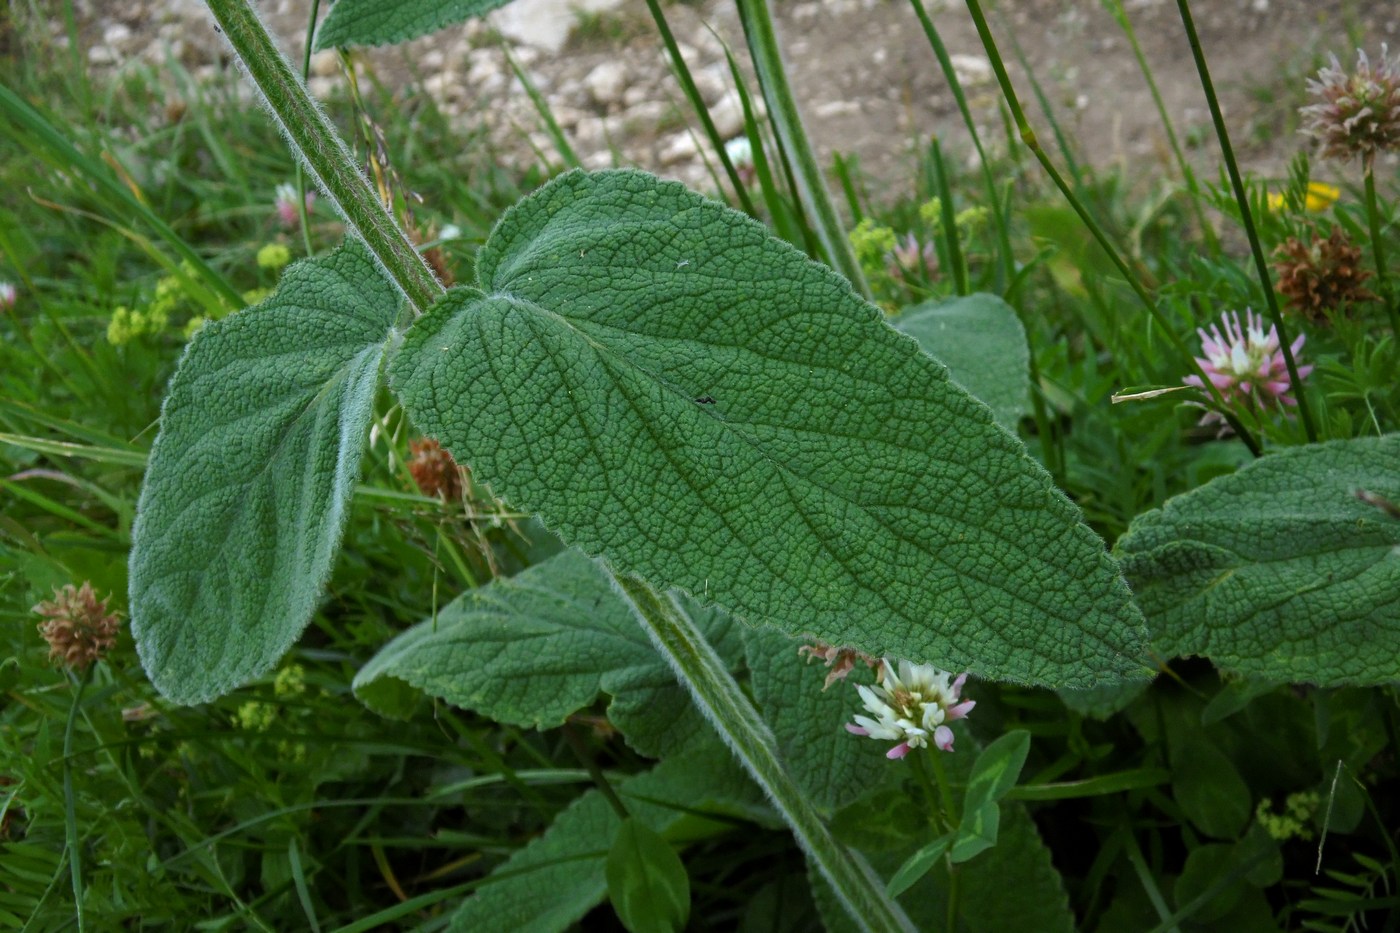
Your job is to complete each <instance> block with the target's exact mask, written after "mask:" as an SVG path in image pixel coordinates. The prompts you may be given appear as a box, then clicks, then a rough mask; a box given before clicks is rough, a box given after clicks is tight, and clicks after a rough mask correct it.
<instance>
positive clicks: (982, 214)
mask: <svg viewBox="0 0 1400 933" xmlns="http://www.w3.org/2000/svg"><path fill="white" fill-rule="evenodd" d="M990 216H992V212H991V211H990V210H988V209H987V208H985V207H968V208H964V209H963V210H960V211H958V213H957V214H956V215H955V216H954V217H953V223H954V224H956V225H957V227H958V229H959V230H961V231H962V232H963V234H964V235H972V234H975V233H978V232H980V231H981V230H982V229H983V228H984V227H986V226H987V218H988V217H990Z"/></svg>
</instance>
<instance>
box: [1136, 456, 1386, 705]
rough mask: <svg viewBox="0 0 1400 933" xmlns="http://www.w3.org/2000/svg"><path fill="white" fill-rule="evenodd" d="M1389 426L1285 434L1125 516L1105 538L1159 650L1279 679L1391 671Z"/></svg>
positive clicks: (1332, 680)
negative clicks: (1248, 460)
mask: <svg viewBox="0 0 1400 933" xmlns="http://www.w3.org/2000/svg"><path fill="white" fill-rule="evenodd" d="M1358 490H1362V491H1365V492H1366V493H1369V494H1371V495H1373V496H1380V497H1383V498H1384V499H1385V500H1388V501H1389V502H1391V503H1400V436H1397V435H1389V436H1387V437H1382V438H1362V439H1357V440H1350V441H1334V442H1331V443H1327V444H1317V445H1309V446H1307V447H1295V448H1291V449H1288V450H1283V451H1280V452H1279V453H1276V454H1271V455H1270V456H1268V457H1264V458H1263V459H1261V460H1257V461H1255V462H1254V463H1252V464H1250V465H1249V466H1247V467H1245V468H1244V469H1242V470H1240V471H1239V472H1237V473H1234V474H1232V475H1230V476H1226V477H1222V478H1220V479H1217V480H1214V481H1212V482H1210V483H1207V484H1206V485H1204V486H1202V487H1200V488H1198V489H1196V490H1193V491H1192V492H1189V493H1186V494H1185V495H1181V496H1178V497H1176V498H1175V499H1172V500H1171V501H1169V502H1168V503H1167V504H1166V506H1165V507H1164V508H1162V509H1158V510H1156V511H1152V512H1148V513H1146V514H1145V515H1142V516H1139V517H1138V519H1137V520H1136V521H1134V522H1133V524H1132V527H1130V528H1129V529H1128V533H1127V534H1126V535H1124V536H1123V538H1122V539H1121V540H1120V541H1119V544H1118V548H1119V551H1120V553H1121V554H1122V556H1123V557H1124V559H1125V570H1126V571H1127V573H1128V574H1129V577H1130V579H1131V580H1132V581H1133V584H1134V589H1135V591H1136V592H1137V598H1138V603H1139V605H1141V606H1142V608H1143V611H1144V612H1145V613H1146V615H1147V618H1148V621H1149V624H1150V626H1151V629H1152V633H1153V641H1154V644H1155V645H1156V647H1157V649H1158V650H1159V651H1161V652H1162V653H1163V654H1164V655H1167V656H1172V655H1192V654H1195V655H1204V656H1207V657H1209V658H1210V659H1211V660H1212V661H1214V662H1215V663H1216V664H1218V665H1220V666H1221V667H1223V668H1225V669H1227V670H1231V671H1236V672H1239V673H1242V674H1248V675H1254V676H1258V677H1263V678H1273V679H1276V680H1279V681H1311V682H1312V683H1316V684H1323V685H1340V684H1377V683H1386V682H1390V681H1394V680H1395V679H1396V678H1400V519H1396V518H1393V517H1391V516H1389V515H1387V514H1386V512H1385V511H1384V510H1383V509H1382V508H1379V507H1377V506H1376V505H1374V504H1370V503H1368V502H1365V501H1362V499H1360V498H1358V496H1357V493H1358Z"/></svg>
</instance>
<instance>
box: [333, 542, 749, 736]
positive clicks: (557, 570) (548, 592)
mask: <svg viewBox="0 0 1400 933" xmlns="http://www.w3.org/2000/svg"><path fill="white" fill-rule="evenodd" d="M695 618H696V622H697V623H698V624H700V625H701V626H702V627H703V628H704V629H705V632H706V634H707V636H708V637H709V638H710V641H711V643H712V644H714V645H715V646H716V649H717V650H719V651H720V652H721V653H722V654H723V655H725V656H726V657H730V658H733V657H734V656H735V655H737V654H738V651H739V644H738V638H737V633H733V634H731V631H730V630H731V628H732V624H731V622H730V620H729V619H728V618H727V617H724V616H723V615H722V614H720V613H717V612H713V611H704V610H702V611H700V612H698V613H697V614H696V616H695ZM405 684H407V685H409V686H411V687H413V688H414V689H416V690H421V691H423V692H425V693H429V694H432V695H433V696H436V697H440V698H442V699H444V700H446V701H447V702H449V703H452V704H455V705H457V706H461V707H463V708H465V709H470V710H473V711H475V712H478V713H481V714H483V715H485V716H489V717H491V718H492V719H495V720H496V721H498V722H507V723H512V724H514V725H519V726H531V727H534V728H538V729H547V728H552V727H555V726H558V725H561V724H562V723H563V722H564V720H565V719H566V718H567V717H568V716H569V715H570V714H571V713H574V712H577V711H578V710H580V709H583V708H584V707H586V706H589V705H590V704H592V703H593V701H594V699H596V698H597V696H598V693H599V692H600V691H602V692H606V693H608V694H609V695H611V696H612V697H613V702H612V706H611V707H610V708H609V715H610V717H611V719H612V721H613V723H614V724H615V725H616V726H617V727H618V728H619V729H620V730H622V732H623V734H624V735H625V736H627V739H628V741H629V742H630V743H631V744H632V746H633V747H634V748H636V749H637V750H638V751H640V752H642V753H643V754H646V755H653V756H661V755H665V754H668V753H670V752H673V751H675V750H676V749H678V748H680V747H682V746H683V745H685V744H686V743H688V742H689V741H690V740H692V739H694V738H695V737H696V736H698V735H701V734H704V733H706V732H707V731H708V727H707V726H706V725H705V723H704V721H703V720H702V719H701V717H700V715H699V713H698V712H696V711H695V709H694V707H693V705H692V704H691V702H690V698H689V696H688V695H687V694H686V692H685V691H684V689H682V688H681V686H680V684H678V683H677V682H676V677H675V674H674V673H672V671H671V669H670V668H669V667H668V666H667V665H666V663H665V661H664V660H663V659H662V658H661V657H660V656H659V655H658V654H657V653H656V649H655V648H654V647H653V646H652V644H651V642H650V641H648V640H647V636H646V633H645V632H644V631H643V630H642V628H641V626H639V625H638V624H637V620H636V619H635V618H633V617H632V612H631V610H630V609H629V608H628V607H627V605H626V603H624V602H623V600H622V599H621V598H620V597H619V596H618V595H617V593H616V592H614V590H613V588H612V584H611V581H610V580H609V579H608V577H607V575H606V574H605V573H604V572H603V570H602V568H600V567H599V566H598V564H597V562H596V561H594V560H592V559H590V558H588V557H586V556H584V555H583V554H581V553H579V552H578V551H574V550H570V551H565V552H563V553H562V554H559V555H556V556H555V557H552V558H550V559H549V560H546V561H544V562H542V563H540V564H537V565H535V566H534V567H531V568H530V569H528V570H525V571H522V572H521V573H519V574H517V575H516V576H514V577H511V578H509V579H504V580H497V581H495V582H493V583H490V584H488V585H487V586H484V587H481V588H480V589H475V590H469V591H468V592H466V593H464V594H463V595H462V596H460V597H458V598H457V599H456V600H454V601H452V602H451V603H449V604H448V605H447V606H445V607H443V609H442V610H441V611H439V613H438V615H437V618H436V619H429V620H427V621H425V622H422V623H420V624H418V625H416V626H414V627H413V628H411V629H409V630H408V631H406V632H404V633H402V634H401V635H399V636H398V637H397V638H395V639H394V640H393V641H391V642H390V643H389V644H388V645H386V646H385V647H384V648H383V649H382V650H381V651H380V652H379V654H377V655H375V657H374V658H373V659H371V660H370V662H369V663H368V664H366V665H365V666H364V667H363V668H362V669H361V670H360V673H359V674H358V675H357V676H356V677H355V685H354V687H355V693H356V694H357V695H358V696H359V697H360V699H362V700H363V701H365V703H367V704H368V705H369V706H371V707H373V708H375V709H378V710H380V711H381V712H385V713H390V714H397V713H400V712H403V709H404V703H403V700H404V699H405V696H404V691H403V685H405Z"/></svg>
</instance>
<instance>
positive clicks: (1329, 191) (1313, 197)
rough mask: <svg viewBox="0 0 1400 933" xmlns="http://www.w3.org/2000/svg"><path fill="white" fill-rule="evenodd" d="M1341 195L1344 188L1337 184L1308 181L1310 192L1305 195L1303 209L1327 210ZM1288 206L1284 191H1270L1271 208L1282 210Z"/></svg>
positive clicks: (1272, 209)
mask: <svg viewBox="0 0 1400 933" xmlns="http://www.w3.org/2000/svg"><path fill="white" fill-rule="evenodd" d="M1341 196H1342V190H1341V189H1340V188H1338V187H1337V186H1336V185H1329V184H1327V183H1326V182H1322V181H1310V182H1308V192H1307V194H1306V195H1305V196H1304V197H1303V210H1305V211H1313V212H1314V213H1316V212H1317V211H1325V210H1327V208H1329V207H1331V206H1332V205H1333V204H1335V203H1336V201H1337V199H1338V198H1339V197H1341ZM1287 206H1288V199H1287V198H1285V197H1284V195H1283V192H1281V191H1271V192H1269V210H1271V211H1281V210H1284V209H1285V208H1287Z"/></svg>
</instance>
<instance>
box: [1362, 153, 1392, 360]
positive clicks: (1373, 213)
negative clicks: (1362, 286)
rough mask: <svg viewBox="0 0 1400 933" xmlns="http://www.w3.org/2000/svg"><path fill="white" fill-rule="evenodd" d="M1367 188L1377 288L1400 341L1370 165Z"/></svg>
mask: <svg viewBox="0 0 1400 933" xmlns="http://www.w3.org/2000/svg"><path fill="white" fill-rule="evenodd" d="M1365 186H1366V223H1367V225H1368V226H1369V227H1370V230H1371V254H1372V255H1373V256H1375V259H1376V287H1377V288H1379V289H1380V292H1381V303H1382V304H1384V305H1385V312H1386V314H1388V315H1390V331H1391V333H1393V334H1394V335H1395V337H1396V339H1400V311H1397V310H1396V307H1395V306H1396V300H1395V295H1394V293H1392V292H1391V290H1390V276H1389V275H1387V274H1386V270H1385V246H1384V244H1383V243H1382V242H1381V209H1380V204H1378V203H1377V201H1376V175H1375V173H1374V172H1373V171H1371V165H1370V163H1367V165H1366V176H1365Z"/></svg>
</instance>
